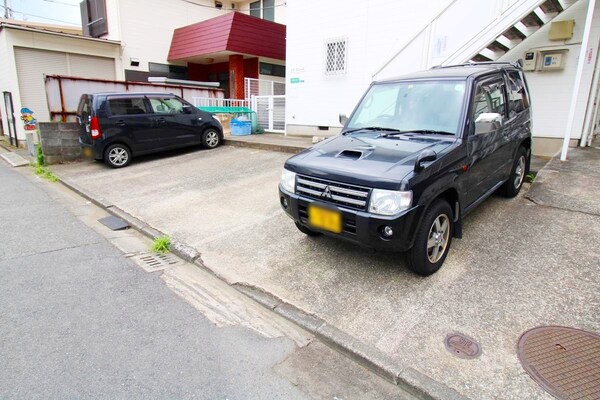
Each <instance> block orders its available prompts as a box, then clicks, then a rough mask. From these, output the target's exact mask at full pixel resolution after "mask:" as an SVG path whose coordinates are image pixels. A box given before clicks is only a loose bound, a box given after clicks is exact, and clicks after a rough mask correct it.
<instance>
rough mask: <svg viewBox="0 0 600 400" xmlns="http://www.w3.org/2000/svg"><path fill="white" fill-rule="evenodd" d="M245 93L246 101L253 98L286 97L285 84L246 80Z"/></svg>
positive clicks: (252, 79) (262, 80)
mask: <svg viewBox="0 0 600 400" xmlns="http://www.w3.org/2000/svg"><path fill="white" fill-rule="evenodd" d="M244 93H245V98H246V100H250V99H251V98H252V96H282V95H285V83H282V82H275V81H269V80H265V79H254V78H245V79H244Z"/></svg>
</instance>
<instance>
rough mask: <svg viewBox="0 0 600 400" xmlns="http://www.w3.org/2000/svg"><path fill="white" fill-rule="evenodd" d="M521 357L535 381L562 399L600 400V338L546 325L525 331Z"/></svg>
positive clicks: (576, 330) (582, 332) (586, 333)
mask: <svg viewBox="0 0 600 400" xmlns="http://www.w3.org/2000/svg"><path fill="white" fill-rule="evenodd" d="M517 354H518V356H519V360H520V361H521V364H522V365H523V368H524V369H525V371H527V373H528V374H529V376H531V378H532V379H533V380H534V381H536V382H537V383H538V384H539V385H540V386H542V387H543V388H544V389H545V390H546V391H547V392H549V393H550V394H552V395H553V396H554V397H556V398H558V399H569V400H575V399H600V335H597V334H595V333H591V332H586V331H582V330H579V329H574V328H567V327H561V326H543V327H538V328H533V329H531V330H528V331H527V332H525V333H524V334H523V335H522V336H521V338H520V339H519V344H518V346H517Z"/></svg>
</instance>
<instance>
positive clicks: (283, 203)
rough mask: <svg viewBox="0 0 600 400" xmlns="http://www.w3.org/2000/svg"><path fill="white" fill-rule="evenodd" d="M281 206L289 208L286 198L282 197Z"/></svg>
mask: <svg viewBox="0 0 600 400" xmlns="http://www.w3.org/2000/svg"><path fill="white" fill-rule="evenodd" d="M281 205H282V206H283V208H288V205H289V204H288V201H287V199H286V198H285V197H284V196H281Z"/></svg>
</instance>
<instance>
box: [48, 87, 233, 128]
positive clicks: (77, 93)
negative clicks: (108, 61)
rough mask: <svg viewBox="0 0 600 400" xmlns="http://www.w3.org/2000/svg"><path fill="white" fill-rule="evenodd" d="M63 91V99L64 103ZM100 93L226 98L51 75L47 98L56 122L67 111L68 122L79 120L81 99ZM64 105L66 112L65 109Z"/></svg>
mask: <svg viewBox="0 0 600 400" xmlns="http://www.w3.org/2000/svg"><path fill="white" fill-rule="evenodd" d="M61 92H62V100H61ZM100 92H162V93H173V94H176V95H177V96H181V97H183V98H184V99H186V100H187V101H189V102H190V103H193V98H194V97H211V98H215V97H216V98H223V97H224V95H223V91H222V90H220V89H208V88H207V89H205V88H194V87H189V86H180V85H159V84H149V83H147V84H144V83H141V82H124V81H111V80H101V79H84V78H74V77H68V76H47V77H46V96H47V98H48V105H49V107H50V111H51V114H52V115H53V117H52V120H53V121H61V119H62V116H63V112H64V115H65V117H66V120H67V121H75V112H76V111H77V105H78V104H79V99H80V98H81V95H82V94H84V93H100ZM63 105H64V109H63Z"/></svg>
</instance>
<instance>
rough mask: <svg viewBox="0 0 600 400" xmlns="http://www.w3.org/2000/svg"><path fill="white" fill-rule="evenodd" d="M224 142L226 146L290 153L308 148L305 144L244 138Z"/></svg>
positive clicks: (224, 140)
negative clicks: (280, 143)
mask: <svg viewBox="0 0 600 400" xmlns="http://www.w3.org/2000/svg"><path fill="white" fill-rule="evenodd" d="M223 144H224V145H226V146H233V147H246V148H251V149H258V150H270V151H279V152H281V153H290V154H296V153H299V152H301V151H302V150H304V149H306V148H307V147H303V146H294V145H279V144H272V143H259V142H245V141H242V140H235V139H223Z"/></svg>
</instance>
